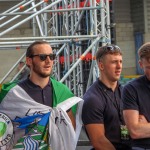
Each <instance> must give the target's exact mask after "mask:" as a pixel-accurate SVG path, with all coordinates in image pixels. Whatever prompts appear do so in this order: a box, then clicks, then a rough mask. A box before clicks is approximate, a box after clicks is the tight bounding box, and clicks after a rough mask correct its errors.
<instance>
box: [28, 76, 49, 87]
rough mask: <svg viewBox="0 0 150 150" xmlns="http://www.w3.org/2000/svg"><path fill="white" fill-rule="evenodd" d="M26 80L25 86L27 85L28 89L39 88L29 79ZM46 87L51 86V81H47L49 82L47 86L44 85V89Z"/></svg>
mask: <svg viewBox="0 0 150 150" xmlns="http://www.w3.org/2000/svg"><path fill="white" fill-rule="evenodd" d="M26 80H27V81H26V83H27V85H28V86H29V87H30V88H41V87H40V86H39V85H37V84H35V83H33V82H32V81H31V80H30V79H29V77H28V78H27V79H26ZM47 86H51V81H50V79H49V82H48V83H47V85H46V86H45V87H47ZM45 87H44V88H45Z"/></svg>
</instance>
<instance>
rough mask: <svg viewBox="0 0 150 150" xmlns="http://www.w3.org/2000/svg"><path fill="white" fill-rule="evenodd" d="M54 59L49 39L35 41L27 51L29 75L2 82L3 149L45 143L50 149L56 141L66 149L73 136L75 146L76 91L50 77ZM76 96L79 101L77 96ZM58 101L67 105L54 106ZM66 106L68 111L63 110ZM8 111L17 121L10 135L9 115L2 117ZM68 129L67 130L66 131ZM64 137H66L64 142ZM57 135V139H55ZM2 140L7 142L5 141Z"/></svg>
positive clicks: (0, 107)
mask: <svg viewBox="0 0 150 150" xmlns="http://www.w3.org/2000/svg"><path fill="white" fill-rule="evenodd" d="M54 59H55V54H53V51H52V48H51V46H50V45H49V43H47V42H46V41H36V42H34V43H32V44H31V45H30V46H29V47H28V48H27V51H26V65H27V66H28V67H29V68H30V75H29V77H28V78H27V79H26V80H23V81H21V82H19V83H16V82H14V83H8V84H4V85H3V86H2V90H1V93H0V113H1V112H2V113H3V115H2V114H0V129H1V130H0V135H1V139H0V143H4V144H3V146H4V148H2V149H11V148H10V147H13V148H14V147H15V146H16V147H15V148H19V149H29V150H30V149H38V146H39V147H40V149H41V148H42V147H44V149H46V150H48V149H51V146H52V145H54V144H53V143H57V145H58V146H60V150H64V149H65V150H66V148H65V147H66V146H67V144H68V143H67V142H68V141H69V140H72V141H71V142H72V143H73V144H72V143H71V142H70V143H69V144H70V146H71V147H74V145H75V144H74V143H75V140H74V138H75V136H74V134H75V133H74V130H73V127H74V128H75V119H74V114H73V112H74V113H75V110H76V108H74V107H72V108H70V107H71V106H73V104H75V103H71V102H72V99H73V97H74V94H73V93H72V92H71V91H70V90H69V89H68V87H67V86H65V85H64V84H62V83H60V82H58V81H56V80H55V79H53V78H52V77H50V74H51V72H52V67H53V63H54ZM69 98H70V99H69ZM74 98H75V101H76V100H77V99H76V97H74ZM68 99H69V100H70V101H71V102H70V103H67V102H68V101H67V102H66V100H68ZM64 101H65V102H66V103H65V104H66V105H65V106H64V105H63V104H64V103H62V102H64ZM73 102H74V101H73ZM58 104H61V106H62V105H63V108H62V107H60V105H59V107H57V108H55V109H52V108H53V107H56V106H57V105H58ZM71 104H72V105H71ZM69 106H70V107H69ZM59 108H60V109H61V110H60V109H59ZM73 108H74V109H73ZM53 110H54V111H53ZM64 110H65V112H63V111H64ZM66 110H67V114H68V115H67V114H66ZM5 115H7V116H8V118H10V119H11V120H12V122H13V123H14V129H13V126H11V128H10V129H11V131H10V133H9V132H6V134H7V133H9V134H8V137H7V136H5V134H4V133H5V131H6V130H9V127H10V124H9V123H10V121H7V120H6V119H5V120H6V123H5V124H4V123H3V120H2V119H1V116H5ZM68 116H69V117H70V119H69V117H68ZM3 118H4V117H3ZM5 118H7V117H5ZM70 120H71V122H70ZM71 123H72V124H71ZM55 124H56V125H58V126H59V127H58V126H55ZM78 124H79V123H78ZM63 125H64V126H65V127H64V126H63ZM7 126H8V127H7ZM78 126H79V125H77V126H76V130H75V131H77V129H78ZM52 127H53V128H52ZM54 127H55V128H54ZM18 128H19V129H18ZM65 129H66V130H67V133H63V131H65ZM69 129H70V130H69ZM60 130H61V131H62V130H63V131H62V132H61V131H60ZM20 132H21V133H20ZM68 133H70V134H69V136H68V137H65V138H64V137H62V136H63V134H65V135H68ZM57 134H59V137H58V136H57ZM31 135H32V136H31ZM2 136H3V137H4V138H3V137H2ZM12 136H13V138H12ZM6 137H7V139H6ZM49 138H50V139H49ZM60 138H61V139H62V138H64V139H63V142H62V140H61V139H60ZM67 138H70V139H67ZM54 139H55V142H53V143H51V141H53V140H54ZM2 140H3V141H6V142H2ZM16 143H17V144H16ZM66 143H67V144H66ZM69 144H68V145H69ZM71 144H72V145H71ZM54 146H55V145H54ZM0 147H2V144H1V145H0ZM5 147H7V148H5ZM8 147H9V148H8ZM34 147H35V148H34ZM52 147H53V146H52ZM42 149H43V148H42ZM52 149H53V148H52ZM56 149H57V148H56ZM71 150H73V149H71Z"/></svg>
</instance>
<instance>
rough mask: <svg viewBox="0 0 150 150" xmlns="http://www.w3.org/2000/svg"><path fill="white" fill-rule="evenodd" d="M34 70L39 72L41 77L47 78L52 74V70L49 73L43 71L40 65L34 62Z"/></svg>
mask: <svg viewBox="0 0 150 150" xmlns="http://www.w3.org/2000/svg"><path fill="white" fill-rule="evenodd" d="M33 71H34V72H35V73H36V74H38V75H39V76H40V77H41V78H47V77H49V76H50V74H51V71H50V72H49V73H44V72H42V71H41V69H40V67H38V66H36V64H33Z"/></svg>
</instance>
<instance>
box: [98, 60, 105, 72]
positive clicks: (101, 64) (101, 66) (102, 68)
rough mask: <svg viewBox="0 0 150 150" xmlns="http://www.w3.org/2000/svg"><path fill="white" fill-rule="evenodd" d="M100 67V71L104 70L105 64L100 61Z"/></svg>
mask: <svg viewBox="0 0 150 150" xmlns="http://www.w3.org/2000/svg"><path fill="white" fill-rule="evenodd" d="M98 67H99V69H100V70H104V64H103V62H101V61H99V63H98Z"/></svg>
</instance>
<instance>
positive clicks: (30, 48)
mask: <svg viewBox="0 0 150 150" xmlns="http://www.w3.org/2000/svg"><path fill="white" fill-rule="evenodd" d="M41 44H48V45H49V43H48V42H46V41H35V42H33V43H32V44H31V45H29V47H28V48H27V51H26V57H31V56H32V55H33V53H34V46H36V45H41Z"/></svg>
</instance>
